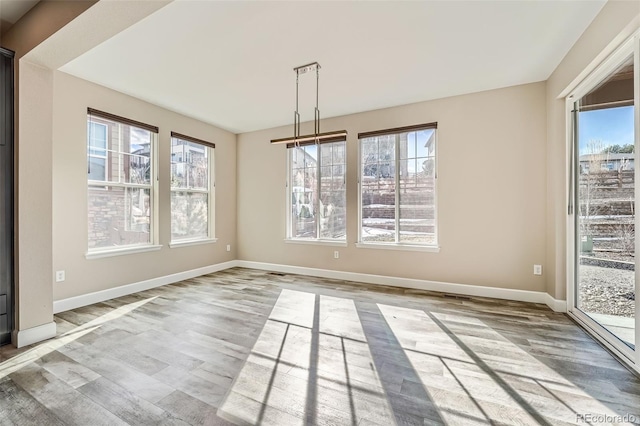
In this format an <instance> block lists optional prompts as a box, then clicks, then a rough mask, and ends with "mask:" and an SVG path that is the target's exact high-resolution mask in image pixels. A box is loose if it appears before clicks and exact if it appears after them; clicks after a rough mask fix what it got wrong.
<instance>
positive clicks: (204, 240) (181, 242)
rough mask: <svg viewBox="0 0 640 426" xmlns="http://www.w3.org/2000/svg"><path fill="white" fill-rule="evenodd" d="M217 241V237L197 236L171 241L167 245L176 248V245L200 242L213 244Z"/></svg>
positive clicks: (185, 245)
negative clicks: (196, 237) (191, 238)
mask: <svg viewBox="0 0 640 426" xmlns="http://www.w3.org/2000/svg"><path fill="white" fill-rule="evenodd" d="M216 241H218V239H217V238H199V239H197V240H182V241H180V240H178V241H172V242H171V243H169V247H171V248H178V247H187V246H197V245H200V244H213V243H215V242H216Z"/></svg>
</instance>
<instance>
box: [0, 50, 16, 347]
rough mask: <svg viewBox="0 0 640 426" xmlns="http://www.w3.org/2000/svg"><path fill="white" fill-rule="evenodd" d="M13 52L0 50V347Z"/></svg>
mask: <svg viewBox="0 0 640 426" xmlns="http://www.w3.org/2000/svg"><path fill="white" fill-rule="evenodd" d="M13 56H14V54H13V52H11V51H9V50H6V49H3V48H0V345H4V344H7V343H9V342H11V331H12V330H13V319H14V316H13V312H14V311H13V307H14V302H13V301H14V296H13V295H14V282H13V281H14V280H13Z"/></svg>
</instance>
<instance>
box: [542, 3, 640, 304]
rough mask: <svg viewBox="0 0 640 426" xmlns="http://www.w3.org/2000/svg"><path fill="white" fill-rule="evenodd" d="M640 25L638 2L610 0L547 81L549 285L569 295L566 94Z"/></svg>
mask: <svg viewBox="0 0 640 426" xmlns="http://www.w3.org/2000/svg"><path fill="white" fill-rule="evenodd" d="M638 27H640V2H638V1H615V0H610V1H609V2H608V3H607V4H606V5H605V6H604V8H603V9H602V11H601V12H600V13H599V14H598V16H597V17H596V18H595V19H594V21H593V22H592V23H591V25H590V26H589V27H588V28H587V30H586V31H585V32H584V33H583V35H582V36H581V37H580V39H579V40H578V41H577V42H576V44H575V45H574V46H573V48H572V49H571V50H570V51H569V53H568V54H567V55H566V56H565V58H564V59H563V60H562V62H561V63H560V65H558V67H557V68H556V70H555V71H554V72H553V74H552V75H551V77H549V79H548V80H547V105H546V110H547V135H546V137H547V146H548V148H547V164H548V166H547V192H548V197H547V203H548V204H547V206H548V207H547V223H548V226H547V256H546V263H547V265H548V268H547V288H546V291H547V292H548V293H549V294H550V295H551V296H553V297H555V298H556V299H560V300H564V299H565V298H566V287H567V280H566V273H567V269H566V265H567V259H566V238H567V237H566V233H567V227H566V220H567V181H566V179H567V174H568V172H567V140H566V139H567V138H566V129H567V127H566V126H567V121H566V111H565V100H564V98H563V97H562V98H559V96H560V95H561V94H562V96H566V95H567V94H568V93H563V92H564V91H565V89H567V88H568V87H570V86H575V84H577V83H579V82H580V80H581V79H583V78H584V77H585V76H586V75H587V74H588V73H589V71H591V70H593V68H594V67H595V66H597V64H598V63H600V62H601V61H602V60H603V59H604V58H605V57H606V56H607V54H609V53H610V52H611V51H613V49H614V48H615V47H616V46H617V45H619V44H620V42H622V41H624V40H625V39H626V38H627V37H629V36H630V35H631V34H632V33H633V31H634V30H636V29H638Z"/></svg>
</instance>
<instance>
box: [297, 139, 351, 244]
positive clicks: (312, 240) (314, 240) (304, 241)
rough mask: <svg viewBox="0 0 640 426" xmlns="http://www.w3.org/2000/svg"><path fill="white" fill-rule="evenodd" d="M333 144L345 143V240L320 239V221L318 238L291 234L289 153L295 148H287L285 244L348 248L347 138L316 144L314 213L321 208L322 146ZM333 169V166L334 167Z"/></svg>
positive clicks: (317, 227)
mask: <svg viewBox="0 0 640 426" xmlns="http://www.w3.org/2000/svg"><path fill="white" fill-rule="evenodd" d="M331 143H343V144H344V156H345V158H344V164H343V167H344V178H345V234H344V238H321V237H320V226H321V225H320V220H318V219H316V235H317V237H316V238H300V237H294V236H293V235H292V233H291V230H292V225H293V217H292V215H291V205H292V204H291V203H292V198H291V196H292V192H293V191H292V189H293V188H292V187H291V153H290V152H289V150H290V149H293V148H286V151H285V152H286V155H287V182H286V184H285V190H286V196H285V199H286V203H287V204H286V206H287V207H286V211H287V220H286V230H285V240H284V241H285V243H293V244H317V245H324V246H335V247H346V246H347V218H346V204H347V201H348V200H347V185H346V179H347V160H348V155H347V140H346V138H345V140H344V141H333V142H326V143H319V144H316V146H317V147H318V160H317V161H318V162H317V183H316V191H317V194H318V195H317V197H316V200H317V201H316V205H315V206H314V211H315V212H318V211H319V206H318V205H317V204H319V200H320V187H321V184H322V182H321V175H320V171H321V165H320V162H321V161H322V160H321V159H322V156H321V154H320V151H321V149H322V148H321V146H322V145H328V144H331ZM332 167H333V166H332Z"/></svg>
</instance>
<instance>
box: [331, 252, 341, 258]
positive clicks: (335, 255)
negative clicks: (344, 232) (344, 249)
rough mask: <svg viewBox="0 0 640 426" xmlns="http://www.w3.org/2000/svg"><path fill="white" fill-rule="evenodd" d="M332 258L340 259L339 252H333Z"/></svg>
mask: <svg viewBox="0 0 640 426" xmlns="http://www.w3.org/2000/svg"><path fill="white" fill-rule="evenodd" d="M333 258H334V259H340V252H339V251H338V250H336V251H334V252H333Z"/></svg>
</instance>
